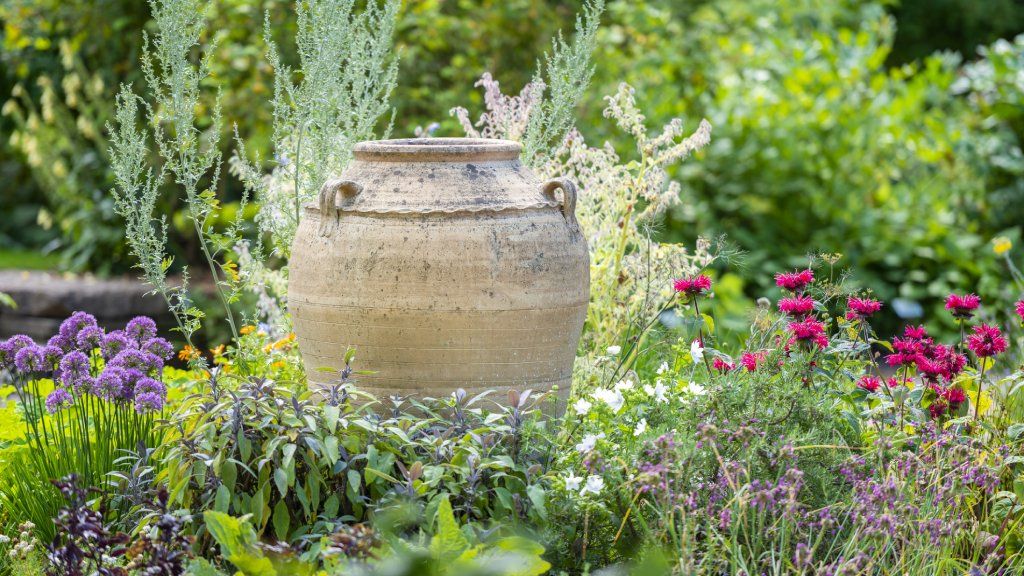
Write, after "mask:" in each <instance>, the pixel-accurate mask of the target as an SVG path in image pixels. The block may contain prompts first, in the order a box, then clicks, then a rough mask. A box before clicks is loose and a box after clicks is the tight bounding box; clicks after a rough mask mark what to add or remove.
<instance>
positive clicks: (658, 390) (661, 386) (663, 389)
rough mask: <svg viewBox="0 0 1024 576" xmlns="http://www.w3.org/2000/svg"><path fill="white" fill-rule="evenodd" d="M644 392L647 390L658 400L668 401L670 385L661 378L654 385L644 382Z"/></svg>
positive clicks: (649, 394)
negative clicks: (666, 384)
mask: <svg viewBox="0 0 1024 576" xmlns="http://www.w3.org/2000/svg"><path fill="white" fill-rule="evenodd" d="M644 392H647V395H648V396H651V397H653V398H654V400H655V401H656V402H662V403H665V402H668V396H667V395H666V393H667V392H668V386H665V383H664V382H662V381H661V380H658V381H656V382H655V383H654V386H651V385H650V384H644Z"/></svg>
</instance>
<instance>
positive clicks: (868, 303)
mask: <svg viewBox="0 0 1024 576" xmlns="http://www.w3.org/2000/svg"><path fill="white" fill-rule="evenodd" d="M846 307H847V311H846V319H847V320H850V321H853V320H857V319H858V318H867V317H869V316H871V315H872V314H874V313H875V312H878V311H879V310H881V309H882V303H881V302H879V301H878V300H872V299H871V298H854V297H853V296H851V297H850V298H848V299H847V300H846Z"/></svg>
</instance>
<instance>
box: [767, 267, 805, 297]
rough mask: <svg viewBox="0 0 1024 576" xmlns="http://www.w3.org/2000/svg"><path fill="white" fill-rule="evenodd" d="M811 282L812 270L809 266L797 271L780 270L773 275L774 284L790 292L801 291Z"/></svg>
mask: <svg viewBox="0 0 1024 576" xmlns="http://www.w3.org/2000/svg"><path fill="white" fill-rule="evenodd" d="M811 282H814V272H813V271H812V270H811V269H809V268H808V269H807V270H801V271H799V272H780V273H779V274H776V275H775V285H776V286H778V287H779V288H785V289H786V290H790V291H792V292H803V290H804V288H806V287H807V285H808V284H810V283H811Z"/></svg>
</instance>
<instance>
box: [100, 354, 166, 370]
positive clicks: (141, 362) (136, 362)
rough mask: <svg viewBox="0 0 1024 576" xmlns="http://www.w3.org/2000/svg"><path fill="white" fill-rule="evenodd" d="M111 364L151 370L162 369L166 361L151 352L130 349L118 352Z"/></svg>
mask: <svg viewBox="0 0 1024 576" xmlns="http://www.w3.org/2000/svg"><path fill="white" fill-rule="evenodd" d="M110 365H111V366H120V367H122V368H128V369H133V370H139V371H141V372H149V371H150V370H160V369H161V368H163V367H164V362H163V360H161V359H160V358H159V357H158V356H156V355H154V354H150V353H149V352H143V351H142V350H135V349H128V350H122V351H121V352H118V354H117V356H114V359H113V360H111V361H110Z"/></svg>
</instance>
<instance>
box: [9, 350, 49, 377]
mask: <svg viewBox="0 0 1024 576" xmlns="http://www.w3.org/2000/svg"><path fill="white" fill-rule="evenodd" d="M14 366H15V367H16V368H17V369H18V371H19V372H21V373H23V374H28V373H31V372H43V371H44V370H47V369H48V367H47V365H46V359H45V358H43V349H42V348H40V347H39V346H36V345H35V344H33V345H31V346H26V347H24V348H22V349H20V350H18V353H17V354H15V355H14Z"/></svg>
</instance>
